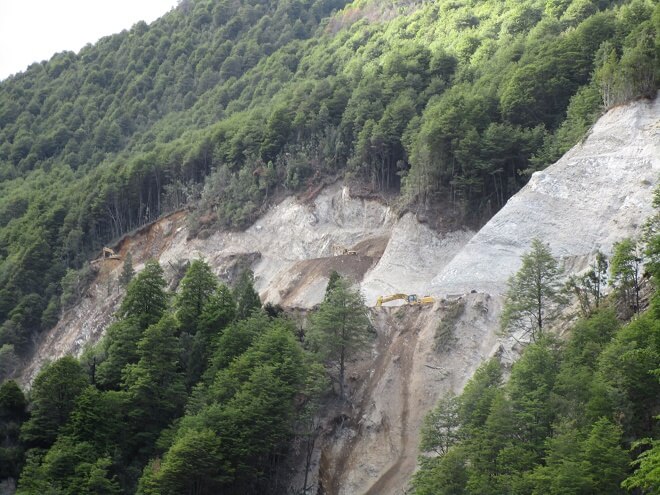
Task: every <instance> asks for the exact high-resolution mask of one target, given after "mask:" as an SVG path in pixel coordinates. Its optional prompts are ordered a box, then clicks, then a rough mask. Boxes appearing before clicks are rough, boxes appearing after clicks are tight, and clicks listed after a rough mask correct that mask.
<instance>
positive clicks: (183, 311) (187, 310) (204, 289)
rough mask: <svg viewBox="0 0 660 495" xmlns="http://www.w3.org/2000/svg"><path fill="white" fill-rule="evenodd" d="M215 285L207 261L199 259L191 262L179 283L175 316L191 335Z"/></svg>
mask: <svg viewBox="0 0 660 495" xmlns="http://www.w3.org/2000/svg"><path fill="white" fill-rule="evenodd" d="M217 285H218V281H217V278H216V277H215V275H213V272H212V271H211V267H210V266H209V265H208V263H206V262H204V261H203V260H201V259H198V260H195V261H193V262H192V264H191V265H190V267H189V268H188V270H187V271H186V275H185V276H184V277H183V280H181V283H180V284H179V287H180V290H179V294H178V296H177V302H176V307H177V313H176V316H177V319H178V320H179V324H180V325H181V328H182V329H183V330H184V331H186V332H188V333H190V334H193V335H194V334H195V333H197V330H198V329H197V328H196V325H195V324H196V323H197V321H198V320H199V318H200V316H201V315H202V312H203V310H204V307H205V306H206V304H207V303H208V301H209V300H210V298H211V296H212V294H213V292H214V291H215V289H216V287H217Z"/></svg>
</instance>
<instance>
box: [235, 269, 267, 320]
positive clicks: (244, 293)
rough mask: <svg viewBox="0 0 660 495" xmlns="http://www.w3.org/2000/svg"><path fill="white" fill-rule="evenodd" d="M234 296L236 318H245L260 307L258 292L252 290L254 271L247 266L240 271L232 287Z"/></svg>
mask: <svg viewBox="0 0 660 495" xmlns="http://www.w3.org/2000/svg"><path fill="white" fill-rule="evenodd" d="M234 298H235V299H236V318H238V319H239V320H241V319H243V318H247V317H248V316H250V313H252V311H254V310H255V309H259V308H260V307H261V299H259V294H258V293H257V291H256V290H254V273H252V270H250V269H249V268H248V269H246V270H244V271H243V272H242V273H241V276H240V277H239V279H238V282H237V283H236V287H234Z"/></svg>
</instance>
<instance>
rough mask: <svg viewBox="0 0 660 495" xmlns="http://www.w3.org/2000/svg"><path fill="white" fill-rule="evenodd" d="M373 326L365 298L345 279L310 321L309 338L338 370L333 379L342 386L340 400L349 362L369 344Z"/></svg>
mask: <svg viewBox="0 0 660 495" xmlns="http://www.w3.org/2000/svg"><path fill="white" fill-rule="evenodd" d="M370 333H371V322H370V321H369V310H368V308H367V307H366V305H365V304H364V297H363V296H362V294H360V292H359V291H358V290H355V289H351V287H350V283H349V282H348V281H346V280H344V279H339V280H337V281H336V282H335V287H334V288H333V289H332V290H330V292H329V293H328V294H327V296H326V298H325V299H324V301H323V302H322V303H321V305H320V307H319V309H318V310H317V311H316V312H315V313H314V314H313V315H312V316H311V318H310V328H309V331H308V333H307V338H308V340H309V342H310V345H311V347H312V348H315V349H318V351H319V352H320V354H321V356H322V357H323V359H324V360H325V361H326V362H327V363H328V364H332V365H333V367H336V369H337V374H336V375H335V374H334V373H333V378H334V379H335V380H336V381H337V382H338V384H339V396H340V397H341V398H342V399H343V398H344V397H345V390H346V378H345V372H346V360H347V359H348V358H349V357H350V356H351V355H353V354H355V353H356V352H359V351H360V350H362V349H363V348H364V347H365V346H366V344H367V343H368V341H369V337H370Z"/></svg>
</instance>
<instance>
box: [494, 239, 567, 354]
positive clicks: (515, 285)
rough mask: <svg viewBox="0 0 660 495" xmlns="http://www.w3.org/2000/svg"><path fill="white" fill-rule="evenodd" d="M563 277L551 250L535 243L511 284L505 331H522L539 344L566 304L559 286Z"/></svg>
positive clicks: (534, 241)
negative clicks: (539, 340) (546, 328)
mask: <svg viewBox="0 0 660 495" xmlns="http://www.w3.org/2000/svg"><path fill="white" fill-rule="evenodd" d="M561 273H562V271H561V269H560V267H559V263H558V262H557V260H556V259H555V258H553V256H552V253H551V252H550V249H549V248H548V246H546V245H545V244H543V243H542V242H541V241H540V240H538V239H534V240H533V241H532V248H531V250H530V251H529V252H528V253H526V254H524V255H523V257H522V267H521V268H520V270H518V272H517V273H516V274H515V275H513V276H512V277H511V278H510V279H509V281H508V287H509V288H508V291H507V293H506V301H505V304H504V309H503V311H502V317H501V321H500V323H501V326H502V330H504V331H514V330H522V331H523V335H526V334H530V335H531V339H532V341H536V340H538V339H539V338H540V337H541V335H542V334H543V331H544V329H545V327H546V326H547V324H548V323H551V322H552V321H553V320H555V319H556V318H557V317H558V316H559V312H560V309H561V308H562V306H563V305H564V304H565V303H566V301H565V298H564V296H563V295H562V293H561V286H560V284H559V279H560V276H561Z"/></svg>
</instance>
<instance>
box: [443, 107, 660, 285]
mask: <svg viewBox="0 0 660 495" xmlns="http://www.w3.org/2000/svg"><path fill="white" fill-rule="evenodd" d="M659 118H660V98H656V99H655V100H654V101H653V102H648V101H640V102H636V103H633V104H631V105H628V106H623V107H617V108H615V109H613V110H610V111H609V112H608V113H607V114H606V115H604V116H603V117H602V118H601V119H600V120H599V121H598V122H597V123H596V125H595V126H594V128H593V130H592V132H591V133H590V135H589V136H588V137H587V138H586V140H585V141H584V143H582V144H579V145H577V146H575V147H574V148H573V149H571V150H570V151H569V152H568V153H566V155H564V156H563V157H562V158H561V159H560V160H559V161H558V162H557V163H555V164H553V165H551V166H550V167H548V168H547V169H545V170H544V171H542V172H536V173H535V174H534V175H533V176H532V177H531V179H530V181H529V183H528V184H527V186H525V187H524V188H523V189H522V190H521V191H520V192H519V193H518V194H516V195H515V196H514V197H512V198H511V199H510V200H509V202H508V203H507V204H506V206H505V207H504V208H502V210H500V212H499V213H497V215H495V216H494V217H493V218H492V219H491V221H490V222H488V224H487V225H485V226H484V227H483V228H482V229H481V230H480V231H479V232H478V233H477V234H476V235H475V236H474V237H473V238H472V240H470V242H469V243H468V244H467V246H465V249H463V250H462V251H461V253H460V254H459V255H458V256H456V258H454V259H453V260H452V262H451V263H449V265H448V266H447V267H446V268H445V269H444V270H442V271H441V272H440V273H439V274H438V276H437V277H435V278H434V279H433V283H432V285H431V291H443V292H444V291H446V292H449V293H451V292H459V293H460V292H468V291H470V290H471V289H476V290H478V291H480V292H489V293H491V294H500V293H502V292H504V291H505V290H506V281H507V279H508V277H509V276H510V275H511V274H512V273H514V272H516V271H517V270H518V268H519V267H520V256H521V255H522V254H523V253H524V252H525V251H527V250H528V248H529V245H530V243H531V240H532V239H533V238H538V239H541V240H542V241H544V242H547V243H549V244H550V248H551V250H552V252H553V253H554V255H555V256H558V257H561V258H563V259H564V260H565V262H566V263H567V265H568V268H569V269H572V270H575V271H579V270H581V269H583V268H585V267H586V264H587V263H588V261H589V259H590V258H591V256H592V254H593V253H594V251H595V250H596V249H600V250H601V251H603V252H604V253H606V254H609V253H610V252H611V250H612V245H613V244H614V242H616V241H619V240H621V239H622V238H625V237H629V236H634V235H636V234H638V233H639V232H640V227H641V226H642V224H643V223H644V221H645V219H646V218H647V217H648V216H649V215H650V214H651V211H652V206H651V203H652V194H653V190H654V188H655V185H656V184H657V179H658V174H659V173H660V123H659V120H658V119H659Z"/></svg>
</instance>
